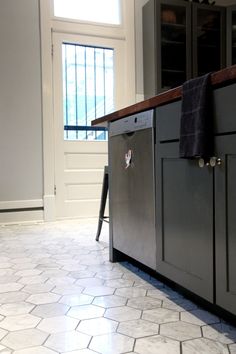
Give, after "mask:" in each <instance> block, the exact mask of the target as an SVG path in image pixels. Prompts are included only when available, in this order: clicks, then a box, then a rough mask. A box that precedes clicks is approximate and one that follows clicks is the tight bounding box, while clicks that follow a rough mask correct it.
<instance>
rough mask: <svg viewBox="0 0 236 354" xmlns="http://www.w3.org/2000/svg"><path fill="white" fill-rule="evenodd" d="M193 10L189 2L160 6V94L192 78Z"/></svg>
mask: <svg viewBox="0 0 236 354" xmlns="http://www.w3.org/2000/svg"><path fill="white" fill-rule="evenodd" d="M190 10H191V7H190V3H187V2H182V1H176V0H167V1H157V2H156V27H157V28H156V35H157V38H156V43H157V46H156V57H157V60H156V62H157V92H158V93H159V92H161V91H163V90H167V89H170V88H173V87H176V86H179V85H181V84H182V83H183V82H184V81H186V80H187V79H188V78H190V76H191V49H190V48H191V45H190V43H191V42H190V41H191V24H190V18H191V15H190ZM146 54H147V55H148V53H146Z"/></svg>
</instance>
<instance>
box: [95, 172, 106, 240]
mask: <svg viewBox="0 0 236 354" xmlns="http://www.w3.org/2000/svg"><path fill="white" fill-rule="evenodd" d="M107 192H108V167H107V166H105V168H104V175H103V183H102V195H101V203H100V210H99V218H98V229H97V235H96V241H98V240H99V236H100V233H101V229H102V223H103V221H104V219H105V216H104V211H105V207H106V200H107Z"/></svg>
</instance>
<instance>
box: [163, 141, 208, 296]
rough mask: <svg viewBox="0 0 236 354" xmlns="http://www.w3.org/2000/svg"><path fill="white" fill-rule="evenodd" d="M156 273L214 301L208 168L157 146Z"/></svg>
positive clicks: (168, 146)
mask: <svg viewBox="0 0 236 354" xmlns="http://www.w3.org/2000/svg"><path fill="white" fill-rule="evenodd" d="M156 155H157V162H156V183H157V192H156V227H157V272H159V273H160V274H162V275H164V276H166V277H167V278H169V279H171V280H173V281H175V282H176V283H177V284H179V285H181V286H183V287H185V288H187V289H188V290H190V291H192V292H194V293H195V294H197V295H199V296H201V297H203V298H205V299H207V300H209V301H213V169H212V168H209V167H204V168H200V167H199V166H198V162H197V161H196V160H186V159H180V158H179V157H178V155H179V143H178V142H173V143H164V144H157V145H156Z"/></svg>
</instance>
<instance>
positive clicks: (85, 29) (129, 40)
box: [38, 0, 135, 221]
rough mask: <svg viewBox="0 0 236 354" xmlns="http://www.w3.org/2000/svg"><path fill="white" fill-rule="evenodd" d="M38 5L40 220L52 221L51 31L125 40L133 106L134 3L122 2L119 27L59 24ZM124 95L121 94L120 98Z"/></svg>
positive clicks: (43, 1) (48, 8)
mask: <svg viewBox="0 0 236 354" xmlns="http://www.w3.org/2000/svg"><path fill="white" fill-rule="evenodd" d="M38 1H39V6H40V35H41V71H42V120H43V152H42V154H43V171H42V172H43V177H44V179H43V180H44V182H43V189H44V192H43V205H44V220H45V221H53V220H56V208H55V195H54V186H55V172H54V163H55V151H54V141H53V139H52V136H53V134H54V112H53V80H52V71H53V68H52V32H61V33H62V32H64V33H74V34H79V33H81V34H84V35H94V36H98V35H99V33H102V34H103V35H104V37H107V38H114V39H115V38H119V39H121V38H122V39H123V40H124V41H125V52H124V60H125V63H126V75H125V77H124V78H123V80H125V81H126V86H127V93H128V95H127V96H126V97H125V98H126V102H125V105H126V106H128V105H131V104H134V103H135V30H134V22H135V21H134V0H129V1H127V0H122V15H123V20H122V24H121V26H104V25H99V26H96V25H95V24H89V23H79V22H75V21H74V22H73V21H64V20H63V21H60V20H56V19H55V18H53V12H52V9H53V7H52V1H53V0H50V1H49V0H38ZM124 96H125V95H124Z"/></svg>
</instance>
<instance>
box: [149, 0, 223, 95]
mask: <svg viewBox="0 0 236 354" xmlns="http://www.w3.org/2000/svg"><path fill="white" fill-rule="evenodd" d="M224 38H225V9H224V8H223V7H219V6H212V5H211V6H208V5H200V4H196V3H190V2H186V1H183V0H166V1H161V0H149V1H148V3H147V4H145V5H144V7H143V62H144V96H145V98H149V97H151V96H154V95H156V94H158V93H160V92H162V91H164V90H168V89H170V88H173V87H176V86H179V85H181V84H182V83H183V82H184V81H186V80H188V79H190V78H192V77H196V76H199V75H203V74H204V73H207V72H209V71H216V70H219V69H221V68H223V67H224V66H225V48H224V45H225V44H224V43H225V40H224Z"/></svg>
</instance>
